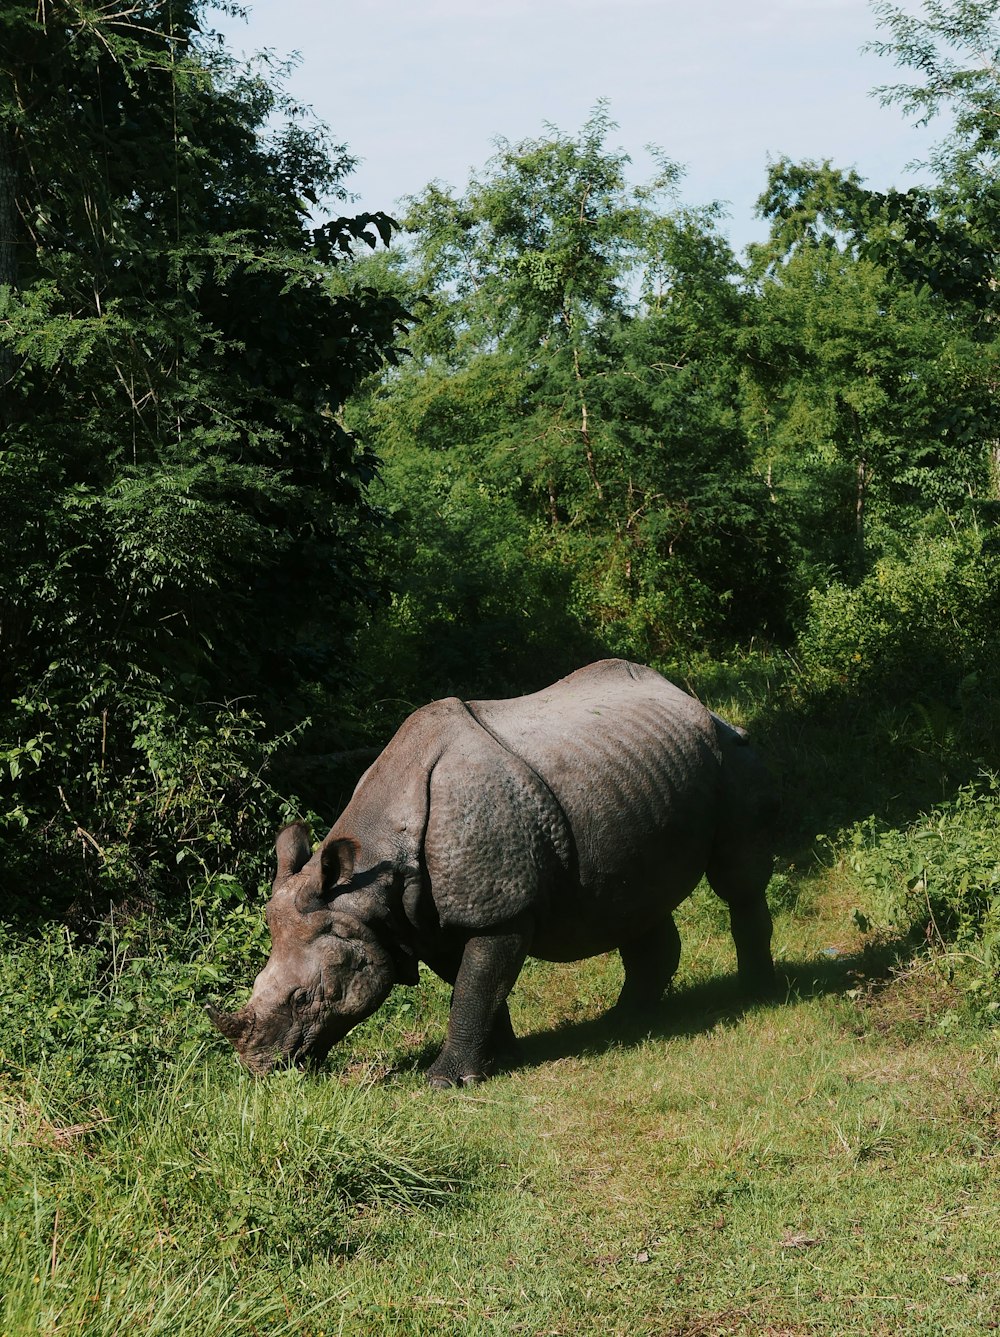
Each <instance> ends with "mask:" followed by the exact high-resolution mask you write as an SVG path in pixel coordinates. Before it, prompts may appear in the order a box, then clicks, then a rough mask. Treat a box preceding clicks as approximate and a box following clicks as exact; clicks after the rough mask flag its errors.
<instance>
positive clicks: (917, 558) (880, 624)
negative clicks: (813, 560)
mask: <svg viewBox="0 0 1000 1337" xmlns="http://www.w3.org/2000/svg"><path fill="white" fill-rule="evenodd" d="M998 590H1000V558H998V553H997V547H996V541H995V536H994V535H993V533H992V532H988V533H987V535H986V536H984V535H983V534H982V533H981V532H980V531H979V530H978V529H971V528H970V529H965V530H959V531H957V532H954V533H951V532H948V533H945V534H934V533H933V532H926V531H923V532H922V531H919V530H918V531H915V532H911V533H910V534H909V535H908V536H907V537H906V539H905V540H901V541H900V542H899V545H898V546H897V547H895V548H894V550H893V551H890V552H886V553H885V554H884V555H883V556H882V557H880V558H879V559H878V560H877V561H875V563H874V564H873V566H872V569H871V571H870V572H869V573H868V574H867V575H865V576H864V577H863V578H862V579H861V580H860V581H859V582H858V583H857V584H854V585H849V584H848V583H846V582H845V581H842V580H838V581H832V582H830V584H829V585H827V586H826V587H825V588H824V589H814V590H812V591H811V593H810V596H809V608H808V613H807V615H806V617H805V618H804V619H803V622H802V625H801V628H800V631H799V635H798V640H797V643H796V651H795V654H796V660H797V663H798V665H799V669H800V673H799V677H798V686H799V688H800V690H802V691H803V692H804V693H805V694H806V695H810V694H817V693H818V694H820V695H822V694H824V693H831V692H832V693H849V694H856V693H859V692H863V693H876V694H877V693H884V692H886V691H889V690H895V691H902V692H904V693H905V694H906V697H907V699H909V700H914V699H932V698H937V697H943V698H944V699H951V698H952V697H953V696H955V695H956V694H957V693H958V692H959V690H960V689H963V690H967V691H969V692H970V693H971V692H975V691H976V690H977V687H980V686H984V685H985V684H988V683H990V682H993V681H995V665H994V656H995V651H996V633H997V627H998V625H1000V606H998Z"/></svg>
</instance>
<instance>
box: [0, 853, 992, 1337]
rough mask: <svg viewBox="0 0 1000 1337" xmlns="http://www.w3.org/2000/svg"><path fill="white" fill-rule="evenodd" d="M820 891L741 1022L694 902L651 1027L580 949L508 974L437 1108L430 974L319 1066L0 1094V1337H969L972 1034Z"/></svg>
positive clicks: (701, 909)
mask: <svg viewBox="0 0 1000 1337" xmlns="http://www.w3.org/2000/svg"><path fill="white" fill-rule="evenodd" d="M849 895H850V890H849V888H844V887H841V886H838V885H837V883H836V882H835V880H834V879H833V878H831V877H826V878H824V879H823V880H821V881H820V882H819V883H817V884H816V885H814V886H811V887H810V886H807V887H805V889H804V891H803V894H802V895H801V896H800V906H801V905H803V904H805V905H806V907H807V908H806V909H801V908H800V909H799V910H797V911H794V910H793V911H786V912H785V913H782V914H781V915H779V917H778V930H777V935H776V947H777V952H778V956H779V960H780V961H781V962H783V968H784V969H785V970H786V972H787V974H788V976H789V979H790V981H791V985H792V993H791V996H790V998H789V1001H788V1002H787V1003H786V1004H784V1005H780V1006H777V1007H773V1008H763V1009H758V1010H754V1011H752V1012H749V1013H742V1012H741V1011H740V1008H739V1006H738V1000H737V998H736V995H735V992H734V990H733V985H732V980H731V977H730V976H729V975H728V972H729V970H730V968H731V965H732V956H731V947H730V944H729V943H728V941H727V939H726V935H725V932H724V929H723V927H722V920H721V916H720V915H719V913H718V911H717V909H716V908H715V905H714V903H713V901H712V898H711V897H710V896H709V895H707V894H706V895H705V896H699V897H698V898H696V900H695V902H694V903H692V904H691V905H690V907H689V908H687V909H686V910H685V912H684V923H683V925H682V933H683V936H684V942H685V953H684V957H683V961H682V968H681V975H680V977H679V979H678V988H677V992H676V994H675V996H674V997H673V999H672V1000H670V1001H669V1002H668V1003H667V1004H666V1005H665V1006H664V1009H663V1011H662V1015H661V1017H660V1018H658V1019H657V1025H656V1026H655V1027H654V1029H653V1031H652V1032H651V1033H647V1034H639V1033H637V1034H633V1035H623V1034H622V1033H621V1032H616V1031H614V1030H612V1029H610V1028H609V1027H608V1026H606V1025H604V1024H603V1023H602V1022H601V1021H600V1015H601V1012H602V1010H603V1009H604V1007H605V1006H606V1005H607V1004H608V1003H609V1002H610V1001H612V1000H613V998H614V994H615V990H616V988H617V985H618V968H617V963H616V961H615V960H614V959H613V958H608V959H602V960H599V961H595V962H588V963H582V964H580V965H578V966H568V967H549V966H543V965H540V964H536V965H532V966H529V968H528V969H527V970H526V972H525V974H524V975H523V976H522V979H521V981H520V982H519V985H518V988H517V990H516V993H515V998H514V1004H513V1009H512V1010H513V1012H514V1018H515V1025H516V1026H517V1027H518V1028H519V1029H520V1031H521V1032H522V1034H524V1035H525V1036H526V1037H527V1038H526V1042H525V1064H524V1066H523V1067H522V1068H521V1069H519V1070H518V1071H517V1072H516V1073H513V1074H507V1075H502V1076H500V1077H498V1078H497V1079H495V1080H494V1081H492V1082H491V1083H489V1084H487V1085H485V1086H483V1087H481V1088H478V1089H477V1090H474V1091H470V1092H452V1093H443V1094H442V1093H431V1092H430V1091H428V1090H426V1089H425V1088H424V1085H423V1079H422V1076H421V1073H420V1071H419V1065H420V1063H421V1062H423V1061H425V1060H426V1057H427V1056H428V1054H429V1052H430V1049H429V1046H430V1045H431V1044H432V1043H433V1042H434V1041H435V1040H436V1038H437V1036H438V1035H439V1032H440V1027H441V1024H442V1020H443V1016H444V1010H445V1007H446V997H445V991H444V990H443V988H442V987H440V986H438V985H436V984H435V983H434V982H433V981H430V980H428V981H426V982H425V984H424V985H423V986H422V987H421V989H420V990H419V991H409V990H398V991H397V992H396V994H395V995H394V998H393V1000H392V1001H391V1003H390V1005H389V1007H388V1008H387V1009H385V1010H384V1011H383V1013H382V1014H380V1017H379V1019H377V1020H375V1021H373V1022H370V1023H368V1025H367V1027H365V1028H362V1030H361V1031H360V1032H358V1033H357V1036H356V1039H355V1040H354V1041H353V1043H352V1044H351V1045H350V1046H349V1047H345V1048H344V1049H342V1050H341V1051H339V1052H338V1054H337V1055H335V1058H334V1062H333V1063H332V1065H331V1069H332V1070H331V1072H330V1073H328V1074H326V1075H325V1076H322V1077H307V1078H301V1077H297V1076H289V1077H285V1078H279V1079H277V1080H276V1081H273V1082H270V1083H265V1084H259V1083H258V1084H255V1083H253V1082H252V1081H250V1080H249V1079H246V1078H244V1077H243V1076H242V1075H241V1074H239V1073H238V1072H236V1071H235V1069H234V1067H233V1066H232V1064H231V1062H230V1061H229V1059H228V1056H225V1055H223V1054H221V1052H219V1050H218V1048H217V1047H215V1046H213V1045H211V1044H209V1045H208V1047H207V1048H206V1049H202V1050H199V1051H197V1052H195V1054H194V1055H193V1057H191V1058H190V1059H188V1060H187V1061H186V1062H185V1064H183V1065H178V1066H177V1068H176V1069H175V1070H174V1071H172V1072H170V1071H167V1072H164V1074H163V1080H162V1083H160V1084H156V1085H155V1086H153V1087H152V1088H150V1089H145V1090H142V1089H136V1088H134V1087H130V1086H129V1085H128V1084H127V1083H126V1084H123V1085H122V1086H121V1087H120V1088H118V1089H117V1090H115V1091H111V1090H108V1091H103V1092H102V1091H95V1092H93V1093H91V1095H90V1099H89V1104H88V1103H87V1100H86V1099H85V1098H84V1097H83V1096H82V1095H81V1093H80V1092H79V1091H76V1093H75V1095H74V1097H73V1101H72V1102H70V1101H69V1099H68V1097H65V1096H62V1095H61V1094H60V1085H59V1081H57V1080H55V1079H53V1080H47V1079H46V1076H45V1074H42V1075H41V1080H39V1081H38V1082H35V1083H32V1084H30V1085H27V1086H26V1085H24V1084H23V1083H21V1084H19V1083H17V1082H15V1081H14V1080H13V1079H12V1078H10V1077H8V1078H6V1079H5V1078H4V1077H3V1075H2V1074H0V1164H2V1168H0V1178H3V1184H2V1188H3V1193H2V1194H0V1293H2V1299H0V1333H2V1332H7V1333H10V1334H20V1333H28V1332H36V1331H41V1332H52V1333H56V1332H58V1333H62V1332H85V1333H109V1334H110V1333H120V1332H125V1331H130V1332H131V1331H143V1332H164V1333H171V1334H173V1333H192V1334H198V1335H199V1337H203V1335H204V1334H211V1333H220V1334H221V1333H227V1334H233V1333H256V1332H259V1333H268V1334H270V1333H280V1332H290V1333H291V1332H294V1333H300V1332H301V1333H316V1334H318V1333H320V1332H323V1333H327V1334H329V1333H335V1332H345V1333H397V1332H398V1333H447V1332H453V1331H456V1330H458V1329H459V1327H460V1328H461V1330H462V1331H463V1332H466V1333H494V1332H501V1333H505V1332H511V1333H515V1332H524V1333H538V1334H542V1333H549V1334H555V1333H560V1334H567V1335H569V1334H577V1333H581V1332H595V1333H622V1334H635V1333H657V1334H677V1335H678V1337H680V1334H692V1335H693V1334H715V1333H718V1334H722V1333H762V1334H763V1333H771V1334H779V1333H784V1334H798V1333H809V1332H818V1333H857V1332H866V1333H907V1334H913V1333H928V1334H930V1333H935V1334H937V1333H980V1332H985V1331H988V1330H989V1329H990V1328H991V1327H993V1326H996V1325H997V1324H998V1323H1000V1261H998V1260H1000V1183H998V1180H1000V1158H998V1150H1000V1096H998V1084H997V1077H998V1068H1000V1060H998V1045H997V1036H996V1032H993V1033H989V1032H982V1031H975V1030H969V1029H967V1028H966V1027H965V1026H964V1024H963V1023H960V1022H957V1023H955V1024H949V1019H951V1021H952V1022H955V1018H956V1015H957V1014H956V1013H955V1012H954V1011H953V1010H952V1003H953V1000H952V999H951V997H950V995H949V992H948V989H947V987H946V986H945V985H944V984H943V983H941V982H940V981H939V980H938V979H937V978H936V977H935V976H933V975H930V974H927V973H921V972H919V971H918V972H910V973H909V974H906V975H904V976H903V977H901V978H899V979H897V980H896V981H895V982H894V983H892V984H890V985H889V986H888V987H880V988H873V987H872V986H871V984H870V979H871V978H872V977H873V973H874V972H875V971H876V970H877V968H878V967H879V966H880V964H881V963H880V962H879V961H878V960H877V959H876V958H874V957H872V958H870V959H869V958H867V957H864V956H861V955H857V954H856V951H857V947H858V944H857V943H856V942H855V940H854V938H853V936H852V934H853V930H852V929H851V927H850V920H849V916H848V913H847V909H848V908H849ZM830 948H835V949H836V950H837V955H836V956H830V955H828V954H826V949H830ZM942 1023H944V1024H942Z"/></svg>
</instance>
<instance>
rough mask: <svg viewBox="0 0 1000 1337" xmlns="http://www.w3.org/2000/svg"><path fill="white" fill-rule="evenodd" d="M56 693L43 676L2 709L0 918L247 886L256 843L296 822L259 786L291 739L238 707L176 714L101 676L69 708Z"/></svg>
mask: <svg viewBox="0 0 1000 1337" xmlns="http://www.w3.org/2000/svg"><path fill="white" fill-rule="evenodd" d="M67 676H68V677H69V683H70V684H72V682H73V679H72V676H70V675H67ZM65 684H66V679H65V678H63V679H62V685H63V690H62V691H60V690H59V687H60V665H58V664H54V665H53V666H52V669H51V671H50V674H49V675H47V677H46V679H43V681H42V683H41V684H40V687H39V690H38V692H37V693H35V694H33V695H32V696H31V697H22V698H18V699H17V700H16V701H14V702H13V703H12V714H13V720H14V727H15V728H16V730H17V732H16V733H15V734H14V735H13V739H12V741H5V742H4V745H3V747H2V749H0V767H2V770H0V795H2V796H3V803H2V806H0V855H2V857H3V859H4V862H5V863H6V865H7V868H8V870H9V878H10V881H9V886H8V895H7V899H6V907H7V908H6V913H7V914H17V915H20V916H23V917H25V918H27V919H38V918H41V917H44V916H45V915H48V914H54V913H55V914H58V913H60V912H61V911H63V910H65V909H67V908H68V907H72V908H73V914H74V916H75V917H76V918H77V919H78V920H79V919H80V918H83V919H86V918H88V917H90V916H92V915H95V914H100V913H102V912H103V910H104V909H105V907H107V906H108V905H109V904H113V903H115V902H122V903H123V904H125V905H126V906H131V907H132V908H133V909H134V910H137V909H147V910H148V909H150V908H151V907H153V906H155V905H161V904H166V903H169V902H170V901H172V900H174V899H176V897H177V896H178V893H179V892H182V893H183V895H184V897H185V898H186V896H187V893H188V891H189V890H191V889H193V888H196V887H197V886H199V885H201V884H202V883H204V882H205V881H206V879H207V880H208V881H210V882H211V881H212V880H214V879H217V878H220V877H221V878H228V879H237V880H238V881H239V882H241V883H242V884H243V885H245V886H248V887H255V886H256V885H257V884H258V883H259V882H260V881H261V880H262V879H263V878H264V877H265V876H266V875H267V869H266V866H265V865H264V864H262V861H261V853H262V834H264V836H265V840H266V836H267V835H269V834H270V833H271V832H273V831H275V830H277V828H278V827H279V826H280V825H282V824H283V823H284V822H286V821H289V820H291V819H292V818H293V817H295V816H297V815H298V809H297V805H296V803H295V800H294V799H291V800H290V799H288V798H286V797H284V796H282V795H281V794H279V793H278V792H277V791H276V790H275V788H274V786H273V784H272V783H271V782H270V780H269V773H270V770H271V768H272V766H273V765H274V762H275V759H276V757H277V756H278V755H280V754H281V753H282V751H284V750H285V749H286V748H287V747H288V746H289V745H290V743H291V742H292V740H293V738H294V736H295V735H294V734H289V735H284V736H278V737H276V736H274V735H273V733H272V732H271V731H269V730H268V729H267V728H266V727H265V726H264V724H263V721H262V720H261V719H260V718H259V717H257V716H255V715H254V714H252V713H251V712H250V711H248V710H246V709H240V708H238V707H229V708H224V707H204V708H190V707H188V708H185V707H184V706H182V705H181V704H180V703H178V702H176V701H172V700H170V699H169V698H168V697H166V696H165V695H163V694H162V692H160V691H158V690H157V688H156V685H155V684H150V683H148V682H140V683H137V684H133V685H132V686H131V689H130V690H125V689H124V688H123V687H122V686H121V685H118V684H115V682H114V679H113V677H112V675H111V674H110V672H108V673H107V675H106V677H105V678H104V680H103V681H101V682H99V683H95V684H94V688H93V695H92V696H91V697H90V699H89V700H85V701H83V702H81V703H79V704H75V703H73V702H72V701H71V700H68V699H67V697H68V696H69V694H70V692H71V691H72V686H71V685H68V686H67V685H65ZM81 759H83V760H81ZM40 869H44V876H43V877H41V878H40V876H39V870H40Z"/></svg>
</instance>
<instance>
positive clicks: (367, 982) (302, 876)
mask: <svg viewBox="0 0 1000 1337" xmlns="http://www.w3.org/2000/svg"><path fill="white" fill-rule="evenodd" d="M275 851H276V854H277V859H278V871H277V876H276V877H275V880H274V886H273V889H272V895H271V900H270V901H269V902H268V906H267V920H268V926H269V928H270V930H271V955H270V957H269V958H268V961H267V964H266V965H265V967H264V969H263V970H262V971H261V972H260V974H259V975H258V976H257V979H256V980H255V982H254V986H253V993H252V994H251V996H250V1001H249V1002H248V1003H247V1004H246V1006H245V1007H243V1008H242V1009H241V1010H240V1011H238V1012H231V1013H226V1012H221V1011H219V1009H218V1008H214V1007H209V1008H208V1014H209V1016H210V1017H211V1019H212V1021H213V1022H214V1023H215V1025H216V1026H217V1027H218V1029H219V1030H220V1031H221V1032H222V1034H223V1035H224V1036H225V1037H226V1039H227V1040H229V1041H230V1042H231V1043H232V1045H233V1047H234V1048H235V1050H236V1052H237V1053H238V1054H239V1056H240V1059H241V1060H242V1062H243V1063H244V1064H245V1065H246V1067H248V1068H249V1069H250V1070H251V1071H252V1072H256V1073H266V1072H269V1071H270V1069H271V1068H272V1067H274V1066H275V1064H278V1063H294V1064H296V1065H298V1066H300V1067H301V1066H304V1065H305V1063H306V1062H307V1061H308V1060H313V1061H317V1062H318V1061H319V1060H321V1059H323V1058H325V1057H326V1055H327V1054H328V1053H329V1051H330V1049H331V1048H332V1047H333V1045H334V1044H336V1042H337V1041H338V1040H340V1039H342V1038H343V1036H345V1035H346V1034H347V1032H348V1031H349V1030H350V1029H351V1027H352V1026H356V1025H357V1024H358V1022H359V1021H364V1019H365V1018H366V1017H369V1016H371V1014H372V1013H373V1012H374V1011H375V1009H376V1008H377V1007H379V1006H380V1005H381V1004H382V1003H383V1002H384V1001H385V999H386V997H387V996H388V994H389V992H390V990H391V989H392V986H393V984H394V983H395V982H396V970H395V968H394V965H393V961H392V958H391V956H390V954H389V953H388V952H387V951H386V949H385V948H384V947H383V946H381V945H380V943H379V941H378V939H377V937H376V935H375V934H374V933H373V932H372V930H371V928H370V927H369V926H368V925H367V924H366V923H364V922H363V920H362V919H360V918H358V917H357V916H356V915H354V914H351V913H349V912H345V910H343V909H341V910H339V911H338V908H337V897H338V895H339V894H341V893H344V892H347V891H349V890H350V888H351V878H352V874H353V872H354V863H355V858H356V855H357V845H356V843H355V842H354V841H353V840H332V841H330V840H328V841H325V842H324V844H323V846H322V847H321V849H320V850H319V851H317V854H316V856H315V857H311V848H310V842H309V833H308V830H307V828H306V827H305V826H304V825H303V824H302V823H301V822H296V823H293V825H291V826H287V827H285V829H284V830H283V831H282V832H281V833H280V834H279V836H278V840H277V844H276V846H275Z"/></svg>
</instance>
